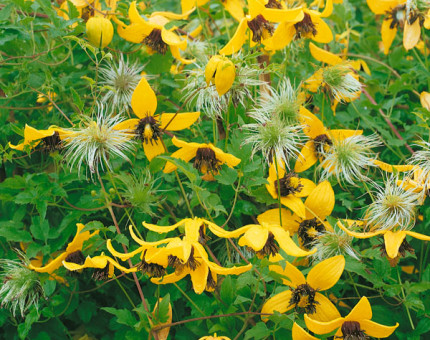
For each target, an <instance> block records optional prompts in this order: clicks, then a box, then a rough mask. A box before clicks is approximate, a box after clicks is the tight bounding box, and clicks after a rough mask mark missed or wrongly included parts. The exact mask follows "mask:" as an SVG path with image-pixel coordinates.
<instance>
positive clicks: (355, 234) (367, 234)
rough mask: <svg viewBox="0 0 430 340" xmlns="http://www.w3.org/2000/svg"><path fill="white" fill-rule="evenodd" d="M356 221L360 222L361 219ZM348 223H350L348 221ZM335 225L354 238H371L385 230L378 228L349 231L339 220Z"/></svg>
mask: <svg viewBox="0 0 430 340" xmlns="http://www.w3.org/2000/svg"><path fill="white" fill-rule="evenodd" d="M350 221H351V220H347V222H350ZM357 222H361V221H357ZM348 224H352V223H348ZM337 226H338V227H339V228H340V229H342V230H343V231H344V232H346V233H347V234H348V235H349V236H353V237H355V238H371V237H374V236H378V235H382V234H384V233H385V232H386V230H379V231H371V232H364V233H359V232H355V231H351V230H349V229H347V228H346V227H345V226H344V225H343V223H342V222H341V221H338V222H337Z"/></svg>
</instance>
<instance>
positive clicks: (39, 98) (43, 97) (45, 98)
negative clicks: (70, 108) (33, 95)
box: [36, 91, 57, 112]
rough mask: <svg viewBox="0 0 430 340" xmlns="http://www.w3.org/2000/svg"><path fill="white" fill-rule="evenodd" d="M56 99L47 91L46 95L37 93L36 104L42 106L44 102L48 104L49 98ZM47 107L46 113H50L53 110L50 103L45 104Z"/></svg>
mask: <svg viewBox="0 0 430 340" xmlns="http://www.w3.org/2000/svg"><path fill="white" fill-rule="evenodd" d="M56 97H57V94H56V93H55V92H53V91H48V93H47V94H46V95H44V94H42V93H39V94H38V95H37V100H36V103H38V104H44V103H46V102H48V98H50V99H51V100H53V99H55V98H56ZM47 106H48V111H49V112H50V111H51V110H52V109H53V108H54V104H52V103H51V102H49V103H48V104H47Z"/></svg>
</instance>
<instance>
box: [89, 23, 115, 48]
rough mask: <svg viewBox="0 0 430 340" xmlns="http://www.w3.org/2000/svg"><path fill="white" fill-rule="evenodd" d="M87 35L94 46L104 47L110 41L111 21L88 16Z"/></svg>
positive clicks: (111, 32) (111, 35) (111, 34)
mask: <svg viewBox="0 0 430 340" xmlns="http://www.w3.org/2000/svg"><path fill="white" fill-rule="evenodd" d="M87 37H88V40H89V41H90V43H91V44H93V45H94V46H95V47H99V48H104V47H106V46H107V45H109V43H110V42H111V41H112V37H113V26H112V23H111V22H110V20H109V19H106V18H103V17H92V18H90V19H89V20H88V21H87Z"/></svg>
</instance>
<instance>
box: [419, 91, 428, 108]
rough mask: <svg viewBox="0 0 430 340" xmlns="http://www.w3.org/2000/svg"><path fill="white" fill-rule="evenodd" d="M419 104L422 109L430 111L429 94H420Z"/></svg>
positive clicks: (424, 92)
mask: <svg viewBox="0 0 430 340" xmlns="http://www.w3.org/2000/svg"><path fill="white" fill-rule="evenodd" d="M420 102H421V105H422V107H423V108H425V109H427V110H429V111H430V93H428V92H426V91H423V92H421V94H420Z"/></svg>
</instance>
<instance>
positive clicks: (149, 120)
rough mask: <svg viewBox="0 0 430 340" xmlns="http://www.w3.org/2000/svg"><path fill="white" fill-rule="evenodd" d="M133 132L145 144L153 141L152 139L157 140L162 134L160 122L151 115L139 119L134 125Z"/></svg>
mask: <svg viewBox="0 0 430 340" xmlns="http://www.w3.org/2000/svg"><path fill="white" fill-rule="evenodd" d="M135 134H136V136H137V138H139V139H141V140H142V141H143V142H145V143H146V144H148V143H151V145H152V143H153V141H157V140H158V139H159V138H161V135H162V134H163V132H162V130H161V129H160V124H158V122H157V121H156V120H155V118H154V117H152V116H149V115H148V116H147V117H145V118H142V119H141V120H139V123H138V124H137V126H136V131H135Z"/></svg>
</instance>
